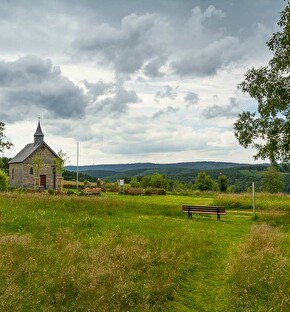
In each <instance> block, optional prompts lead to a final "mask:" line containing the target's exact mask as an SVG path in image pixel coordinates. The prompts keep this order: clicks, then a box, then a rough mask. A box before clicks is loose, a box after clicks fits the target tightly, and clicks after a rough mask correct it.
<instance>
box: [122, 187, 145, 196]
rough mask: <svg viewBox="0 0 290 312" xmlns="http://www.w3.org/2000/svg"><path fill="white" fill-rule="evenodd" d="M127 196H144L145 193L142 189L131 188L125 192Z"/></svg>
mask: <svg viewBox="0 0 290 312" xmlns="http://www.w3.org/2000/svg"><path fill="white" fill-rule="evenodd" d="M124 193H125V195H143V193H144V191H143V189H142V188H137V187H130V188H127V189H125V190H124Z"/></svg>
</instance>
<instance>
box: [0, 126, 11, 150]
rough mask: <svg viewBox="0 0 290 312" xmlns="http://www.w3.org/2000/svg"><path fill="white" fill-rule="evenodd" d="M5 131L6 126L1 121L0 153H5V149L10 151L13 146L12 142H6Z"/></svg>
mask: <svg viewBox="0 0 290 312" xmlns="http://www.w3.org/2000/svg"><path fill="white" fill-rule="evenodd" d="M4 130H5V124H4V123H3V122H1V121H0V153H3V152H4V150H5V149H9V148H11V147H12V146H13V145H12V143H11V142H9V141H4V139H5V135H4Z"/></svg>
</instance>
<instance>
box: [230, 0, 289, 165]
mask: <svg viewBox="0 0 290 312" xmlns="http://www.w3.org/2000/svg"><path fill="white" fill-rule="evenodd" d="M278 25H279V26H280V27H281V29H280V31H278V32H276V33H274V34H273V36H272V38H271V39H270V40H269V41H268V42H267V46H268V47H269V49H270V51H271V52H272V53H273V57H272V59H271V60H270V61H269V63H268V65H267V66H264V67H260V68H257V69H255V68H252V69H250V70H249V71H248V72H247V73H246V75H245V80H244V81H243V82H242V83H240V85H239V88H240V89H241V90H242V91H243V92H245V93H247V94H249V95H250V96H251V97H252V98H254V99H256V100H257V102H258V109H257V112H249V111H247V112H242V113H241V114H240V115H239V118H238V120H237V121H236V122H235V125H234V131H235V136H236V138H237V139H238V141H239V143H240V144H241V145H242V146H244V147H245V148H248V147H253V148H255V149H256V150H257V154H256V155H255V156H254V158H255V159H267V158H269V159H270V161H271V163H272V164H273V165H274V166H277V164H279V163H281V164H282V165H284V166H285V167H288V168H289V161H290V77H289V71H290V52H289V51H290V3H289V2H288V3H287V5H286V7H285V9H284V10H283V11H282V12H281V16H280V21H279V22H278Z"/></svg>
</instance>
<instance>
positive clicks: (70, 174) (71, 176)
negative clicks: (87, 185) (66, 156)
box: [62, 169, 96, 182]
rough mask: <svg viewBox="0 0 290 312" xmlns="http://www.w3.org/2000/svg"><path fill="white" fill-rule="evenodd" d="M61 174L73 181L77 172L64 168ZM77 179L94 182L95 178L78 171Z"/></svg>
mask: <svg viewBox="0 0 290 312" xmlns="http://www.w3.org/2000/svg"><path fill="white" fill-rule="evenodd" d="M62 176H63V178H64V179H65V180H67V181H74V180H76V178H77V173H76V172H74V171H68V170H66V169H64V171H63V173H62ZM79 181H80V182H84V181H90V182H95V181H96V178H94V177H92V176H90V175H87V174H84V173H81V172H79Z"/></svg>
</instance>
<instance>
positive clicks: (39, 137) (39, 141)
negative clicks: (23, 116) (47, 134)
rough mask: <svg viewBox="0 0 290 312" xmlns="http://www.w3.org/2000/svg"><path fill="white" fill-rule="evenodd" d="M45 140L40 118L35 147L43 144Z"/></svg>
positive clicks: (35, 134) (35, 135)
mask: <svg viewBox="0 0 290 312" xmlns="http://www.w3.org/2000/svg"><path fill="white" fill-rule="evenodd" d="M43 138H44V134H43V132H42V130H41V126H40V118H38V125H37V129H36V131H35V133H34V146H37V145H39V144H40V143H42V142H43Z"/></svg>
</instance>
